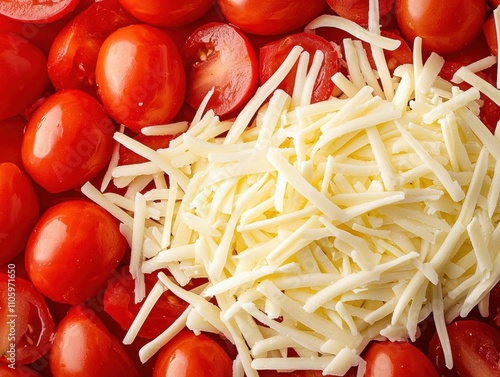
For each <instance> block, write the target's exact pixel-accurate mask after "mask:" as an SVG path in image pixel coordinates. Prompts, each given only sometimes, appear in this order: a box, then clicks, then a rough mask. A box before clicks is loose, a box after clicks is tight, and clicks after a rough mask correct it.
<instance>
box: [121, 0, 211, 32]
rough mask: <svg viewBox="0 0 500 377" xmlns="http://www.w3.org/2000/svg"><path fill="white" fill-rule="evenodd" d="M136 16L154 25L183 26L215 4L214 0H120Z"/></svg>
mask: <svg viewBox="0 0 500 377" xmlns="http://www.w3.org/2000/svg"><path fill="white" fill-rule="evenodd" d="M120 3H121V4H122V6H123V7H124V8H125V9H126V10H127V11H128V12H129V13H130V14H131V15H133V16H134V17H135V18H137V19H138V20H141V21H142V22H145V23H147V24H150V25H154V26H164V27H167V26H181V25H185V24H188V23H191V22H194V21H196V20H197V19H198V18H200V17H201V16H203V15H204V14H205V13H206V12H208V10H209V9H210V8H211V7H212V5H213V0H184V1H176V0H168V1H165V0H142V1H136V0H120Z"/></svg>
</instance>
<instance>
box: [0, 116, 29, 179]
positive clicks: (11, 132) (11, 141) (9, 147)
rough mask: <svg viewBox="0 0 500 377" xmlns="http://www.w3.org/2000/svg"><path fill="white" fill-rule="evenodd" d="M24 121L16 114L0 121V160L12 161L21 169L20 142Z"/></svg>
mask: <svg viewBox="0 0 500 377" xmlns="http://www.w3.org/2000/svg"><path fill="white" fill-rule="evenodd" d="M25 126H26V121H25V120H24V119H23V118H22V117H20V116H16V117H13V118H9V119H5V120H2V121H0V134H1V135H2V137H1V138H0V162H12V163H13V164H16V165H17V166H18V167H19V168H20V169H23V168H24V167H23V160H22V158H21V143H22V140H23V134H24V127H25Z"/></svg>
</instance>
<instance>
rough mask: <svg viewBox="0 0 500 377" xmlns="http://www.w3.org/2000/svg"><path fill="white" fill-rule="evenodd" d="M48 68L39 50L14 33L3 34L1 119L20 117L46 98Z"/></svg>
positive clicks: (0, 51) (0, 45) (0, 47)
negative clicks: (44, 95) (43, 97)
mask: <svg viewBox="0 0 500 377" xmlns="http://www.w3.org/2000/svg"><path fill="white" fill-rule="evenodd" d="M1 4H3V3H1ZM46 65H47V60H46V58H45V55H44V54H43V52H42V51H40V50H39V49H38V48H37V47H35V46H34V45H32V44H31V43H29V42H27V41H26V40H24V39H23V38H21V37H18V36H16V35H14V34H0V83H2V90H1V91H0V120H2V119H7V118H10V117H13V116H14V115H18V114H20V113H21V112H22V111H23V110H24V109H26V108H27V107H28V106H30V105H31V104H32V103H33V102H35V101H36V100H37V99H38V98H39V97H40V96H41V95H42V93H43V91H44V90H45V87H46V86H47V83H48V75H47V66H46Z"/></svg>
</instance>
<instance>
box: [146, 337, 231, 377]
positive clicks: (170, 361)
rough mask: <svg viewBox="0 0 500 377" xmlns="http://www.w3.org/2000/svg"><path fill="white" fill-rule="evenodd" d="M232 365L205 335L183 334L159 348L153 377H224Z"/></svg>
mask: <svg viewBox="0 0 500 377" xmlns="http://www.w3.org/2000/svg"><path fill="white" fill-rule="evenodd" d="M231 375H232V362H231V359H230V358H229V356H228V355H227V354H226V353H225V352H224V350H223V349H222V348H221V347H220V346H219V345H218V344H217V343H216V342H215V341H213V340H212V339H210V338H209V337H207V336H206V335H203V334H200V335H195V334H194V333H192V332H191V331H188V330H184V331H181V332H180V333H179V334H177V335H176V336H175V337H174V338H173V339H172V340H170V341H169V342H168V343H167V344H166V345H165V346H163V348H162V350H161V351H160V354H159V355H158V359H157V360H156V363H155V366H154V370H153V377H169V376H175V377H192V376H196V377H228V376H231Z"/></svg>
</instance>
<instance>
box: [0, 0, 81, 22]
mask: <svg viewBox="0 0 500 377" xmlns="http://www.w3.org/2000/svg"><path fill="white" fill-rule="evenodd" d="M79 2H80V0H49V1H37V0H27V1H11V0H2V1H0V13H1V14H3V15H5V16H8V17H10V18H12V19H14V20H19V21H32V22H40V23H43V22H52V21H55V20H58V19H60V18H62V17H64V16H65V15H66V14H68V13H69V12H71V11H72V10H73V9H75V8H76V7H77V6H78V3H79Z"/></svg>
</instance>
